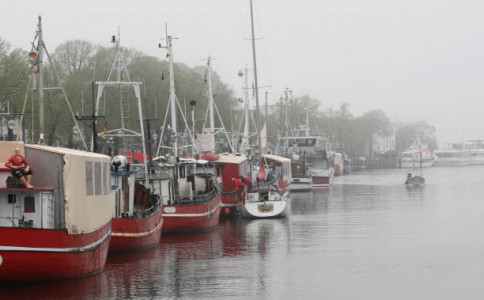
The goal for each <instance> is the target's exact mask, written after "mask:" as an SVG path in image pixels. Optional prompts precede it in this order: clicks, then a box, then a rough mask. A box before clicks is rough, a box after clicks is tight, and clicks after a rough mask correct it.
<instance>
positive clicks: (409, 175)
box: [405, 173, 412, 184]
mask: <svg viewBox="0 0 484 300" xmlns="http://www.w3.org/2000/svg"><path fill="white" fill-rule="evenodd" d="M410 178H412V173H408V174H407V180H406V181H405V184H408V181H409V180H410Z"/></svg>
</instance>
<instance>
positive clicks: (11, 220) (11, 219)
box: [0, 217, 20, 227]
mask: <svg viewBox="0 0 484 300" xmlns="http://www.w3.org/2000/svg"><path fill="white" fill-rule="evenodd" d="M0 219H7V220H8V221H10V222H11V223H12V227H17V225H16V224H15V219H17V221H19V222H20V218H18V217H0Z"/></svg>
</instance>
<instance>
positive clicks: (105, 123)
mask: <svg viewBox="0 0 484 300" xmlns="http://www.w3.org/2000/svg"><path fill="white" fill-rule="evenodd" d="M104 134H108V122H104Z"/></svg>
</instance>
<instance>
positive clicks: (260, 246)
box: [0, 166, 484, 299]
mask: <svg viewBox="0 0 484 300" xmlns="http://www.w3.org/2000/svg"><path fill="white" fill-rule="evenodd" d="M425 177H426V179H427V184H426V186H425V187H423V188H413V189H408V188H406V187H405V186H404V185H403V182H404V178H405V171H404V170H376V171H365V172H358V173H353V174H351V175H348V176H345V177H339V178H337V179H336V181H335V184H334V186H333V187H332V188H330V189H321V190H314V191H313V192H306V193H297V194H296V193H294V194H293V195H292V199H293V201H292V214H291V215H290V216H289V217H288V218H287V219H282V220H253V221H245V220H236V221H227V222H224V223H222V224H220V226H219V228H218V229H217V230H215V231H212V232H207V233H203V234H198V235H185V236H165V237H163V238H162V243H161V244H160V247H158V248H156V249H151V250H148V251H143V252H137V253H134V254H132V253H131V254H129V255H128V254H124V255H116V256H110V257H109V258H108V262H107V265H106V269H105V271H104V272H103V273H101V274H99V275H96V276H92V277H88V278H84V279H80V280H70V281H63V282H53V283H47V284H36V285H34V286H32V285H29V286H28V287H27V286H20V287H14V288H9V289H5V288H3V289H1V290H0V298H1V299H9V298H15V299H22V298H33V299H58V298H62V299H163V298H186V299H191V298H224V299H225V298H243V299H259V298H266V299H316V298H318V299H484V284H482V280H483V278H484V166H483V167H479V166H475V167H461V168H431V169H428V170H425Z"/></svg>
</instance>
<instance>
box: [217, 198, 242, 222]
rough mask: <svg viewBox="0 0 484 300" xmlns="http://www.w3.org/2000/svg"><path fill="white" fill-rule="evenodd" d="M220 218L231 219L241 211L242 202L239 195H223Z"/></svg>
mask: <svg viewBox="0 0 484 300" xmlns="http://www.w3.org/2000/svg"><path fill="white" fill-rule="evenodd" d="M220 197H221V204H220V207H221V210H220V218H231V217H234V216H236V215H237V213H238V211H239V210H240V208H239V206H240V201H239V196H238V195H229V194H225V195H221V196H220Z"/></svg>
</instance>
